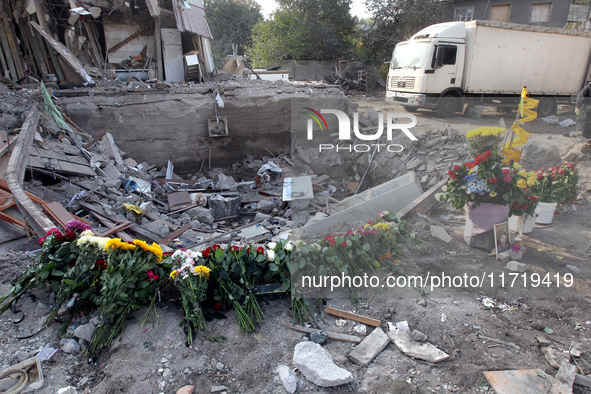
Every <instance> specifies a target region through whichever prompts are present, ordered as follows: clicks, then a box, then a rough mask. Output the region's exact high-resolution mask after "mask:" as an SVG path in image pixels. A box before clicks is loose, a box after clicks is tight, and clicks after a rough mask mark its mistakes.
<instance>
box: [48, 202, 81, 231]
mask: <svg viewBox="0 0 591 394" xmlns="http://www.w3.org/2000/svg"><path fill="white" fill-rule="evenodd" d="M42 207H43V210H44V211H45V213H46V214H47V215H48V216H49V217H50V218H51V219H52V220H53V221H54V222H56V223H57V224H59V225H60V226H61V227H62V228H64V229H65V228H66V224H67V223H68V222H69V221H70V220H74V216H73V215H72V214H71V213H70V212H68V211H66V208H64V207H63V206H62V204H60V203H59V202H50V203H45V204H43V205H42Z"/></svg>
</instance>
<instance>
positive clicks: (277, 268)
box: [269, 263, 279, 272]
mask: <svg viewBox="0 0 591 394" xmlns="http://www.w3.org/2000/svg"><path fill="white" fill-rule="evenodd" d="M269 269H270V270H271V271H273V272H276V271H279V266H278V265H277V264H275V263H271V264H269Z"/></svg>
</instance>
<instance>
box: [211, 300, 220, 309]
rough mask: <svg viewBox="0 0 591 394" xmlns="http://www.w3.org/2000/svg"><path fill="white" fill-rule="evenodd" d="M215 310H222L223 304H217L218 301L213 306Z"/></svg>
mask: <svg viewBox="0 0 591 394" xmlns="http://www.w3.org/2000/svg"><path fill="white" fill-rule="evenodd" d="M213 309H222V304H220V303H219V302H217V301H216V302H215V303H214V304H213Z"/></svg>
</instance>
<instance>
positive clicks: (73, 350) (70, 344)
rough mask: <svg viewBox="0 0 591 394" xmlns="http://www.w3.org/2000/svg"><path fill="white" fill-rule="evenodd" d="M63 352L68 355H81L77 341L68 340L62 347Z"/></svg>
mask: <svg viewBox="0 0 591 394" xmlns="http://www.w3.org/2000/svg"><path fill="white" fill-rule="evenodd" d="M62 350H63V351H64V352H66V353H68V354H78V353H80V350H81V349H80V345H79V344H78V342H76V340H75V339H72V338H70V339H67V340H66V341H65V342H64V344H63V345H62Z"/></svg>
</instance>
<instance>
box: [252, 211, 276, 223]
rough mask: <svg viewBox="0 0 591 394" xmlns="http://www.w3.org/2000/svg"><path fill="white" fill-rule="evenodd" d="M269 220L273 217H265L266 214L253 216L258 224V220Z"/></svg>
mask: <svg viewBox="0 0 591 394" xmlns="http://www.w3.org/2000/svg"><path fill="white" fill-rule="evenodd" d="M271 219H273V216H271V215H267V214H266V213H260V212H257V214H256V215H255V216H254V221H255V222H258V221H259V220H266V221H268V222H269V221H271Z"/></svg>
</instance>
